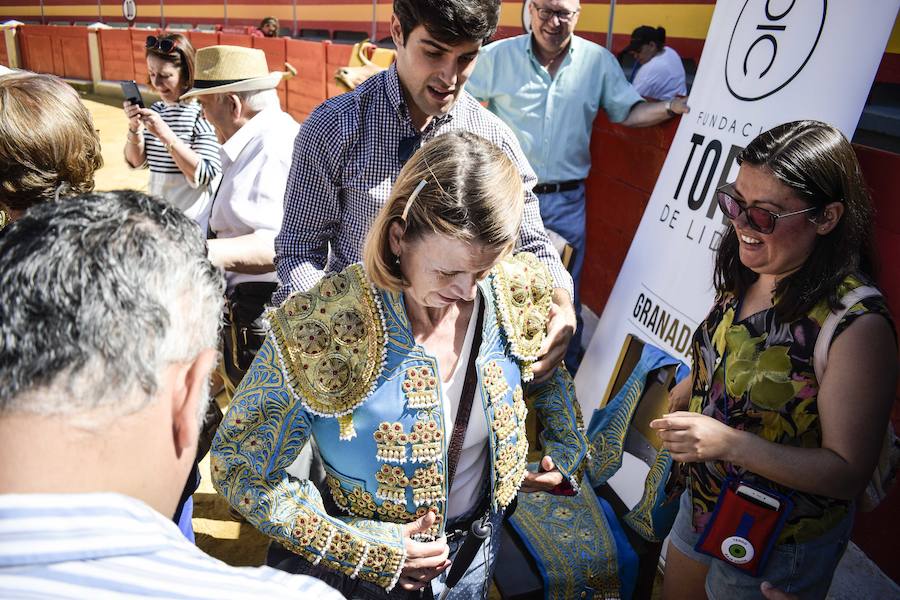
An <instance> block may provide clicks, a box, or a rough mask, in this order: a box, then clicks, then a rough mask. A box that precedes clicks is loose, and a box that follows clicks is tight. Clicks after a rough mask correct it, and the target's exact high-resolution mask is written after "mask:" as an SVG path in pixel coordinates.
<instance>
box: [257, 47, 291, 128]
mask: <svg viewBox="0 0 900 600" xmlns="http://www.w3.org/2000/svg"><path fill="white" fill-rule="evenodd" d="M250 39H251V43H252V44H253V47H254V48H258V49H260V50H262V51H263V52H265V53H266V63H267V64H268V65H269V70H270V71H284V70H286V69H285V66H284V63H285V62H287V39H286V38H264V37H253V38H250ZM276 89H277V90H278V99H279V100H280V101H281V108H282V110H287V84H286V83H285V82H284V81H282V82H281V83H280V84H279V85H278V88H276Z"/></svg>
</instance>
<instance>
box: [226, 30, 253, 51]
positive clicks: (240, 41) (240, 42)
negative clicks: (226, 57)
mask: <svg viewBox="0 0 900 600" xmlns="http://www.w3.org/2000/svg"><path fill="white" fill-rule="evenodd" d="M219 43H220V44H222V45H223V46H244V47H245V48H252V47H253V42H252V38H251V37H250V36H249V35H245V34H240V33H220V34H219Z"/></svg>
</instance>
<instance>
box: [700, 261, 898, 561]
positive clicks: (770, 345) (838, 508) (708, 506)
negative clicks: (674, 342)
mask: <svg viewBox="0 0 900 600" xmlns="http://www.w3.org/2000/svg"><path fill="white" fill-rule="evenodd" d="M860 285H863V282H862V280H861V279H860V278H858V277H852V276H851V277H848V278H847V279H845V280H844V282H843V283H842V284H841V287H840V290H839V296H840V297H842V296H843V295H844V294H846V293H847V292H849V291H850V290H852V289H854V288H856V287H859V286H860ZM738 304H739V302H738V298H736V297H734V296H733V295H730V294H725V295H723V296H720V297H719V298H718V299H717V301H716V304H715V305H714V306H713V308H712V310H711V311H710V313H709V315H708V316H707V317H706V319H705V320H704V321H703V323H701V324H700V327H698V328H697V332H696V333H695V334H694V339H693V346H692V358H693V364H694V372H693V383H692V394H691V395H692V397H691V403H690V410H691V412H698V413H702V414H704V415H708V416H711V417H713V418H715V419H718V420H719V421H722V422H725V423H727V424H728V425H729V426H731V427H734V428H736V429H741V430H744V431H750V432H753V433H755V434H757V435H759V436H762V437H763V438H765V439H766V440H769V441H771V442H776V443H779V444H785V445H788V446H797V447H802V448H818V447H820V446H821V443H822V428H821V424H820V422H819V411H818V405H817V403H816V398H817V396H818V392H819V383H818V380H817V379H816V375H815V369H814V367H813V350H814V348H815V344H816V338H817V336H818V333H819V329H820V327H821V325H822V323H823V322H824V321H825V318H826V317H827V316H828V314H829V309H828V303H827V300H824V299H823V300H822V301H821V302H819V303H818V304H817V305H816V306H815V307H814V308H813V309H812V310H811V311H810V312H809V313H808V314H807V315H806V316H804V317H802V318H800V319H797V320H795V321H792V322H790V323H779V322H777V321H776V320H775V309H774V308H769V309H766V310H762V311H760V312H758V313H755V314H753V315H750V316H748V317H747V318H745V319H744V320H742V321H738V322H735V311H736V310H737V307H738ZM867 313H876V314H881V315H883V316H884V317H885V318H886V319H888V321H889V322H890V321H891V318H890V314H889V313H888V309H887V306H886V305H885V303H884V299H883V298H881V297H875V298H868V299H865V300H862V301H860V302H858V303H857V304H855V305H854V306H852V307H851V308H850V310H849V311H848V312H847V314H846V316H845V317H844V318H843V319H842V320H841V322H840V323H839V324H838V327H837V330H836V331H835V333H834V337H833V339H834V338H837V336H838V335H840V334H841V332H843V331H844V330H845V329H846V328H847V326H848V325H850V323H852V322H853V320H854V319H856V318H857V317H859V316H860V315H863V314H867ZM723 354H724V355H725V356H726V361H725V362H726V364H725V365H723V364H722V362H723V361H722V356H723ZM723 367H724V368H723ZM726 372H727V377H728V393H727V395H726V394H723V391H724V386H723V375H724V374H725V373H726ZM710 374H712V375H710ZM726 411H727V418H726ZM687 469H688V474H689V475H690V486H691V498H692V504H693V509H694V514H693V522H694V528H695V530H697V531H702V530H703V528H704V527H706V525H707V523H708V521H709V518H710V516H711V514H712V510H713V508H714V507H715V505H716V501H717V500H718V497H719V492H720V491H721V485H722V482H723V481H724V479H725V478H726V477H727V476H728V475H736V476H739V477H742V478H744V479H746V480H748V481H755V482H757V483H759V484H761V485H764V486H766V487H769V488H771V489H774V490H777V491H779V492H781V493H784V494H786V495H787V494H790V495H791V498H792V500H793V501H794V503H795V505H794V508H793V510H792V511H791V514H790V515H789V516H788V519H787V522H786V524H785V527H784V530H783V531H782V533H781V537H780V538H779V543H782V544H784V543H802V542H806V541H808V540H811V539H814V538H816V537H819V536H820V535H821V534H823V533H824V532H826V531H828V530H829V529H831V528H832V527H834V526H835V525H836V524H837V523H838V522H840V521H841V520H842V519H843V518H844V516H845V515H846V514H847V512H848V510H849V508H850V504H851V503H850V501H849V500H839V499H836V498H829V497H826V496H820V495H817V494H809V493H805V492H799V491H794V490H791V489H790V488H786V487H785V486H782V485H779V484H776V483H773V482H771V481H768V480H766V479H764V478H763V477H761V476H758V475H755V474H753V473H750V472H743V470H742V469H740V468H739V467H737V466H734V465H730V464H726V463H724V462H722V461H710V462H705V463H690V464H689V465H687Z"/></svg>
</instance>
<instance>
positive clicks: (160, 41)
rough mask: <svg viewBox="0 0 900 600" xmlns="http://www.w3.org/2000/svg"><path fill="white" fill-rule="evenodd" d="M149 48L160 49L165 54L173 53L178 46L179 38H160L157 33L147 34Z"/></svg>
mask: <svg viewBox="0 0 900 600" xmlns="http://www.w3.org/2000/svg"><path fill="white" fill-rule="evenodd" d="M146 47H147V50H159V51H160V52H162V53H163V54H171V53H172V52H174V51H175V49H176V48H178V40H173V39H171V38H158V37H156V36H155V35H148V36H147V43H146Z"/></svg>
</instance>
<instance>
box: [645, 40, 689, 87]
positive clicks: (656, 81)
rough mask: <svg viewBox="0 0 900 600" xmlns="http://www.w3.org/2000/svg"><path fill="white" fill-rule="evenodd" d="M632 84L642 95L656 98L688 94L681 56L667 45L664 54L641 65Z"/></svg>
mask: <svg viewBox="0 0 900 600" xmlns="http://www.w3.org/2000/svg"><path fill="white" fill-rule="evenodd" d="M631 85H633V86H634V89H636V90H637V92H638V94H640V95H641V96H643V97H645V98H655V99H656V100H669V99H670V98H674V97H675V96H685V95H687V87H686V86H685V82H684V65H683V64H682V63H681V57H680V56H678V53H677V52H675V51H674V50H673V49H672V48H669V47H668V46H666V47H665V48H663V51H662V54H657V55H656V56H654V57H653V58H651V59H650V60H649V61H648V62H647V64H645V65H641V68H640V69H638V72H637V74H636V75H635V76H634V81H633V82H631Z"/></svg>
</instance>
